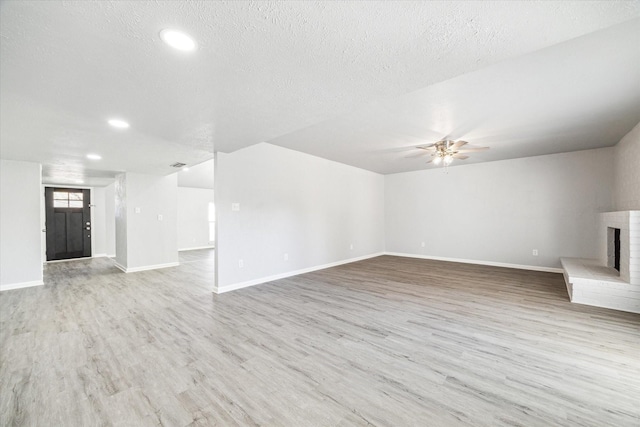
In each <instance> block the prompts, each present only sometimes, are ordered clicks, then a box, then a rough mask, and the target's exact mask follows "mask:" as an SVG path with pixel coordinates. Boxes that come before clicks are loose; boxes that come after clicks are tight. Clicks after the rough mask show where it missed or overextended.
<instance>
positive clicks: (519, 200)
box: [385, 148, 614, 268]
mask: <svg viewBox="0 0 640 427" xmlns="http://www.w3.org/2000/svg"><path fill="white" fill-rule="evenodd" d="M613 150H614V149H613V148H603V149H598V150H587V151H580V152H574V153H563V154H554V155H547V156H538V157H529V158H524V159H514V160H505V161H498V162H490V163H480V164H470V165H462V166H456V167H451V168H449V171H448V173H445V171H444V169H431V170H424V171H418V172H409V173H400V174H394V175H387V176H386V177H385V205H386V210H385V220H386V228H385V230H386V250H387V251H388V252H396V253H404V254H412V255H420V256H428V257H444V258H455V259H462V260H471V261H486V262H494V263H507V264H515V265H526V266H538V267H548V268H557V267H559V266H560V263H559V258H560V257H561V256H562V257H579V258H597V257H598V254H599V252H598V246H597V242H598V239H597V236H598V232H597V230H598V214H599V213H600V212H605V211H607V210H610V209H611V207H612V204H613V196H612V193H611V189H612V185H613V172H612V170H613V169H612V168H613ZM422 242H424V245H425V246H424V247H422V245H421V244H422ZM533 249H537V250H538V251H539V252H538V253H539V255H538V256H537V257H536V256H533V255H532V250H533Z"/></svg>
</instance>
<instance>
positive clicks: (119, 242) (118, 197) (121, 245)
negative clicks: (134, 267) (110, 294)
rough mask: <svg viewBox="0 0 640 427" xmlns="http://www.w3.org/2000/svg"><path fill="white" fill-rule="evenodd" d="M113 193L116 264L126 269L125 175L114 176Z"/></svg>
mask: <svg viewBox="0 0 640 427" xmlns="http://www.w3.org/2000/svg"><path fill="white" fill-rule="evenodd" d="M114 193H115V198H114V200H115V203H114V206H115V219H116V220H115V223H116V242H115V243H116V263H118V264H119V265H120V266H121V267H124V268H127V263H128V261H127V258H128V254H127V248H128V246H129V245H128V243H127V174H125V173H122V174H120V175H118V176H116V182H115V183H114Z"/></svg>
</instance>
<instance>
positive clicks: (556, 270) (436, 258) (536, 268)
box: [384, 252, 563, 273]
mask: <svg viewBox="0 0 640 427" xmlns="http://www.w3.org/2000/svg"><path fill="white" fill-rule="evenodd" d="M384 255H390V256H400V257H404V258H420V259H431V260H434V261H447V262H460V263H463V264H477V265H489V266H491V267H504V268H516V269H518V270H532V271H544V272H546V273H562V272H563V270H562V269H561V268H554V267H540V266H537V265H522V264H509V263H506V262H493V261H480V260H475V259H462V258H448V257H439V256H429V255H418V254H407V253H401V252H385V253H384Z"/></svg>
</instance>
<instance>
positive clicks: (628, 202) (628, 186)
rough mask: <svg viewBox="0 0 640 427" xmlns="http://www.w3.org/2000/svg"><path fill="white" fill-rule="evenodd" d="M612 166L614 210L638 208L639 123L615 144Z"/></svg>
mask: <svg viewBox="0 0 640 427" xmlns="http://www.w3.org/2000/svg"><path fill="white" fill-rule="evenodd" d="M613 167H614V169H613V170H614V175H615V179H614V194H615V210H616V211H633V210H640V123H638V124H637V125H636V127H634V128H633V129H632V130H631V132H629V133H628V134H627V135H625V137H624V138H622V139H621V140H620V142H619V143H618V144H617V145H616V147H615V155H614V164H613Z"/></svg>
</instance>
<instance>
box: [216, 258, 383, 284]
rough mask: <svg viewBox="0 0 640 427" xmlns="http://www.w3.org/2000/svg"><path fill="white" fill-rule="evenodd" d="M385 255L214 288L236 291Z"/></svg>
mask: <svg viewBox="0 0 640 427" xmlns="http://www.w3.org/2000/svg"><path fill="white" fill-rule="evenodd" d="M381 255H384V252H378V253H375V254H370V255H364V256H360V257H356V258H349V259H345V260H342V261H336V262H331V263H329V264H322V265H316V266H314V267H309V268H303V269H301V270H294V271H288V272H286V273H280V274H275V275H273V276H268V277H261V278H259V279H254V280H248V281H246V282H240V283H234V284H231V285H227V286H223V287H221V288H220V287H217V286H216V287H215V288H213V292H215V293H216V294H223V293H225V292H229V291H235V290H238V289H242V288H248V287H249V286H255V285H260V284H262V283H267V282H273V281H274V280H279V279H285V278H287V277H291V276H297V275H298V274H304V273H311V272H312V271H317V270H324V269H325V268H331V267H337V266H339V265H343V264H350V263H352V262H356V261H362V260H365V259H369V258H375V257H379V256H381Z"/></svg>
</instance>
